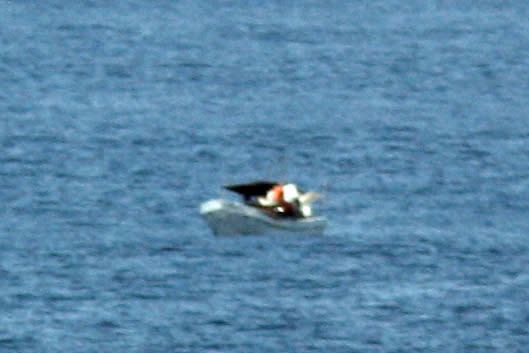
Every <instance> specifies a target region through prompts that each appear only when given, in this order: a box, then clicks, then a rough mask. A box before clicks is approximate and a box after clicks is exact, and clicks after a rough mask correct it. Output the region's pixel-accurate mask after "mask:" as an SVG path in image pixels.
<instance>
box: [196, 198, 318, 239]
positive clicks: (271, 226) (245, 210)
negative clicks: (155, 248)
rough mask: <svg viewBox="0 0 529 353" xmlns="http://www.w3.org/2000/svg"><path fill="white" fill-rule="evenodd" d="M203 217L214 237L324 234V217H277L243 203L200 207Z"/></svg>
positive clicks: (220, 202)
mask: <svg viewBox="0 0 529 353" xmlns="http://www.w3.org/2000/svg"><path fill="white" fill-rule="evenodd" d="M200 214H201V215H202V216H203V217H204V219H205V220H206V222H207V224H208V225H209V227H210V228H211V230H212V231H213V233H214V234H215V235H264V234H270V235H276V234H277V235H283V234H304V235H321V234H323V231H324V229H325V227H326V225H327V220H326V219H325V218H324V217H310V218H303V219H289V218H277V217H273V216H270V215H267V214H266V213H264V212H262V211H260V210H259V209H257V208H255V207H251V206H248V205H245V204H243V203H240V202H234V201H229V200H222V199H215V200H209V201H206V202H204V203H203V204H202V205H200Z"/></svg>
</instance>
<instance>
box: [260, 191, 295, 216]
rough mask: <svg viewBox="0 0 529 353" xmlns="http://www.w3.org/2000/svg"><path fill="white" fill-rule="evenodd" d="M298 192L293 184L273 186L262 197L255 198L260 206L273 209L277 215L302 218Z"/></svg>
mask: <svg viewBox="0 0 529 353" xmlns="http://www.w3.org/2000/svg"><path fill="white" fill-rule="evenodd" d="M299 196H300V192H299V190H298V188H297V186H296V185H295V184H284V185H282V184H277V185H274V186H273V187H272V188H271V189H270V190H268V192H267V193H266V195H265V196H264V197H259V198H257V202H258V204H259V205H260V206H263V207H270V208H274V210H275V211H276V212H277V214H278V215H281V216H285V217H302V216H304V215H303V214H302V212H301V207H300V201H299Z"/></svg>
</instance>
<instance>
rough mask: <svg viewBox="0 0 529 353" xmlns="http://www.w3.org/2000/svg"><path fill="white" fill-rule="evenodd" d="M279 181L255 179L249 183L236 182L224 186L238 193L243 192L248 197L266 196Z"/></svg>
mask: <svg viewBox="0 0 529 353" xmlns="http://www.w3.org/2000/svg"><path fill="white" fill-rule="evenodd" d="M278 184H279V183H277V182H270V181H255V182H253V183H247V184H235V185H227V186H225V187H224V188H226V189H228V190H230V191H233V192H236V193H238V194H241V195H243V196H244V198H246V199H248V198H251V197H253V196H264V195H266V193H267V192H268V190H270V189H271V188H273V187H274V186H275V185H278Z"/></svg>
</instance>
